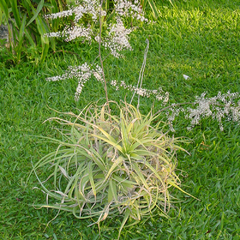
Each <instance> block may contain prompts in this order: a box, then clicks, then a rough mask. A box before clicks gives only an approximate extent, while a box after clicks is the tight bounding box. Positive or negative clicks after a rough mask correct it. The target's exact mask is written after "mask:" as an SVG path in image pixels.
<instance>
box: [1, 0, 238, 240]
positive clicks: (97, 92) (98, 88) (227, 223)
mask: <svg viewBox="0 0 240 240" xmlns="http://www.w3.org/2000/svg"><path fill="white" fill-rule="evenodd" d="M156 2H158V1H156ZM157 5H158V8H159V10H160V12H161V17H159V19H158V20H157V22H156V24H154V25H144V26H142V27H139V29H137V30H136V31H135V32H134V33H133V34H132V37H131V44H132V46H133V48H134V50H133V51H132V52H126V53H124V55H125V58H124V59H115V58H112V57H109V58H107V60H106V61H105V62H104V65H105V74H106V77H107V79H109V80H113V79H115V80H117V81H121V80H124V81H125V82H126V83H128V84H135V85H136V84H137V80H138V74H139V71H140V69H141V65H142V60H143V55H144V49H145V45H146V44H145V39H146V38H148V39H149V42H150V47H149V52H148V58H147V65H146V69H145V74H144V83H143V87H145V88H148V89H157V88H158V87H162V88H163V90H164V91H168V92H169V93H170V102H171V103H173V102H175V103H179V102H186V101H187V102H189V101H193V100H194V96H197V95H198V96H199V95H201V93H203V92H205V91H206V92H207V93H208V96H209V97H213V96H216V95H217V93H218V92H219V91H221V92H222V93H226V92H227V91H228V90H230V91H231V92H240V57H239V49H240V38H239V33H240V1H239V0H231V1H230V0H216V1H214V0H208V1H204V3H202V1H199V0H190V1H183V0H182V1H176V2H175V4H174V7H172V6H171V4H170V3H169V2H168V1H166V0H165V1H159V3H158V4H157ZM58 50H64V51H59V52H57V53H55V54H54V55H53V54H50V53H49V55H48V57H47V60H46V61H45V62H44V63H43V64H42V65H38V66H37V67H36V66H35V64H34V59H31V58H27V59H26V60H25V61H22V62H21V63H20V64H18V65H16V66H13V65H11V58H10V57H9V56H8V55H7V53H6V51H5V50H4V49H3V48H0V125H1V127H0V239H7V240H10V239H14V240H20V239H24V240H25V239H34V240H35V239H49V240H50V239H83V240H88V239H115V238H116V237H117V235H118V228H117V227H118V226H120V220H121V219H108V220H106V221H105V222H104V224H102V225H101V227H102V231H101V235H100V234H99V231H98V227H97V226H95V225H94V226H92V227H87V226H88V225H89V224H90V223H92V221H91V220H84V221H79V220H77V219H75V218H74V217H73V215H71V214H69V213H65V212H61V213H60V214H59V216H58V217H57V218H55V219H53V218H54V217H55V216H56V214H57V211H55V210H48V211H47V209H34V208H33V207H32V206H31V205H32V204H33V203H45V201H46V196H45V195H44V194H43V193H42V192H41V191H40V190H37V189H34V190H33V187H35V186H38V187H39V185H38V182H37V180H36V178H35V177H34V176H32V177H31V178H30V181H29V182H28V183H26V179H27V177H28V175H29V173H30V171H31V169H32V163H33V164H34V163H36V162H37V161H38V160H39V159H40V158H41V157H43V156H44V155H46V154H47V153H49V152H50V151H53V150H54V149H55V148H56V146H55V145H53V144H52V143H49V142H47V141H46V140H44V139H42V138H40V136H47V137H53V136H56V135H58V134H57V133H56V131H55V130H54V126H55V125H54V124H53V123H49V122H47V123H44V124H43V122H44V120H46V119H47V118H49V117H51V116H54V115H57V113H56V112H54V111H53V110H52V109H56V110H58V111H73V112H76V113H77V111H78V109H82V108H83V107H84V106H85V105H86V104H87V103H89V102H90V101H94V100H98V99H101V101H102V102H104V89H103V86H102V85H101V83H98V82H96V81H94V80H90V81H88V82H87V84H86V85H85V88H84V89H83V92H82V94H81V96H80V100H79V102H75V101H74V93H75V90H76V87H77V80H76V79H70V80H65V81H60V82H47V81H45V78H46V77H50V76H56V75H60V74H62V73H64V70H66V69H67V66H68V65H81V64H83V63H84V62H89V63H91V61H93V60H94V59H95V57H96V55H97V51H98V49H97V46H94V45H92V46H88V45H81V44H80V43H79V42H75V43H67V44H66V43H65V44H59V45H58ZM68 51H71V52H75V53H77V54H78V55H76V54H74V55H73V54H71V53H69V52H68ZM103 54H105V53H103ZM183 74H186V75H188V76H190V79H187V80H185V79H184V78H183ZM131 96H132V95H131V93H130V92H126V91H125V90H124V89H120V90H119V91H117V92H116V91H114V89H113V88H112V87H110V85H109V98H110V99H113V100H116V101H120V100H121V99H122V100H123V99H124V98H125V97H126V99H127V100H128V101H129V100H130V99H131ZM153 102H154V100H153V99H151V98H149V99H145V98H143V99H141V109H142V111H143V112H147V111H149V110H150V108H151V106H152V104H153ZM135 103H137V101H135ZM154 108H155V109H156V110H158V109H160V108H161V105H160V104H159V103H158V102H155V103H154ZM187 125H188V123H187V120H186V119H184V117H182V118H181V117H179V118H178V119H177V120H176V121H175V123H174V126H175V130H176V132H175V133H174V135H175V136H185V137H187V138H189V139H191V140H192V141H191V143H188V144H183V145H182V147H184V148H185V149H187V151H188V152H189V153H190V155H187V154H186V153H179V154H178V169H179V170H178V171H177V173H178V174H179V177H180V179H181V181H182V188H183V189H184V190H185V191H187V192H188V193H190V194H191V195H194V196H195V197H196V198H198V199H199V200H200V201H197V200H195V199H193V198H191V197H189V196H187V195H185V194H183V193H182V192H180V191H176V190H174V189H173V190H172V195H173V196H174V197H176V199H175V200H174V203H173V208H172V209H171V210H170V212H169V219H166V218H163V217H161V216H160V215H159V212H157V211H156V212H155V215H154V216H153V217H152V218H150V219H148V220H147V221H141V222H139V223H138V224H137V225H134V226H130V227H126V228H125V229H123V231H122V234H121V239H135V240H137V239H139V240H140V239H141V240H145V239H149V240H150V239H159V240H160V239H161V240H164V239H174V240H175V239H214V240H215V239H224V240H225V239H233V240H237V239H240V146H239V145H240V132H239V131H240V126H239V123H233V122H228V121H224V122H223V126H224V131H222V132H221V131H220V130H219V126H218V123H217V122H215V121H213V120H211V119H205V120H202V121H201V123H200V124H199V125H198V126H196V127H195V128H194V129H193V130H192V131H190V132H189V131H187V130H186V126H187ZM31 162H32V163H31ZM52 219H53V220H52ZM51 220H52V221H51ZM49 221H51V222H49ZM48 223H49V224H48ZM128 223H129V224H131V223H132V222H131V221H129V222H128Z"/></svg>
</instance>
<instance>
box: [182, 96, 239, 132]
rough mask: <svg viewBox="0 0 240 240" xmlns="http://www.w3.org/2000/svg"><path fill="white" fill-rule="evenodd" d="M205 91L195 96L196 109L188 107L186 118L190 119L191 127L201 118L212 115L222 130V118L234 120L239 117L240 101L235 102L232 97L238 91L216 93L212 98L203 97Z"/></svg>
mask: <svg viewBox="0 0 240 240" xmlns="http://www.w3.org/2000/svg"><path fill="white" fill-rule="evenodd" d="M205 95H206V93H203V94H202V95H201V96H200V97H197V98H196V101H195V102H194V104H195V105H198V106H197V108H196V109H192V108H188V109H187V111H188V112H189V114H188V115H186V118H188V119H191V127H193V126H195V125H197V124H199V120H200V119H201V118H205V117H209V116H212V118H213V119H216V120H217V121H218V123H219V127H220V130H221V131H223V125H222V118H225V117H226V118H227V120H232V121H234V122H237V121H239V119H240V101H238V103H236V102H235V101H234V99H236V98H238V97H239V93H230V91H228V92H227V93H226V94H221V92H219V93H218V95H217V96H215V97H212V98H205Z"/></svg>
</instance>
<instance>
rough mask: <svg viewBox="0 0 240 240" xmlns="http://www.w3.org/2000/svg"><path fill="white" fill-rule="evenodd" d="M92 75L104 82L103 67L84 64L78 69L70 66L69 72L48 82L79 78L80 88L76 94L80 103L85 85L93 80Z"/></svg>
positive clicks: (78, 87) (76, 98) (50, 78)
mask: <svg viewBox="0 0 240 240" xmlns="http://www.w3.org/2000/svg"><path fill="white" fill-rule="evenodd" d="M92 75H93V76H94V77H95V78H96V79H97V81H100V82H103V72H102V69H101V67H100V66H98V65H95V66H89V65H88V64H87V63H84V64H83V65H81V66H77V67H72V66H69V67H68V70H67V71H66V72H65V73H64V74H63V75H61V76H55V77H49V78H47V79H46V80H47V81H59V80H65V79H71V78H77V79H78V86H77V89H76V92H75V100H76V101H78V100H79V96H80V94H81V92H82V89H83V87H84V85H85V83H86V82H87V81H88V80H89V79H90V78H91V76H92Z"/></svg>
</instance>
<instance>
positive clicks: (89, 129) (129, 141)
mask: <svg viewBox="0 0 240 240" xmlns="http://www.w3.org/2000/svg"><path fill="white" fill-rule="evenodd" d="M108 104H110V105H111V104H115V105H116V106H117V107H116V109H117V111H116V114H109V111H108V106H109V105H108ZM108 104H105V105H103V106H101V107H99V106H97V104H96V105H94V104H92V105H90V106H88V107H87V108H86V109H85V110H84V111H82V112H81V113H80V114H79V115H75V114H73V113H68V115H69V116H70V117H72V118H75V120H74V121H71V120H66V118H64V119H61V118H58V117H54V118H50V119H49V120H54V121H57V122H59V123H60V124H62V125H63V126H64V131H62V134H63V138H64V140H62V141H60V140H54V142H56V143H57V144H59V146H58V148H57V150H56V151H55V152H52V153H50V154H48V155H47V156H45V157H44V158H42V159H41V160H40V161H39V162H38V163H37V164H36V165H35V166H34V169H33V171H34V172H35V173H36V172H37V170H39V169H45V168H46V167H49V166H50V170H51V173H50V174H49V177H48V179H47V182H50V185H51V186H52V187H51V188H50V189H49V188H47V187H46V186H45V185H46V184H47V183H46V184H45V183H43V181H41V180H40V179H39V177H38V176H37V174H36V176H37V178H38V180H39V182H40V184H41V186H42V188H43V190H44V191H45V193H46V194H47V196H49V197H52V198H54V199H55V200H56V203H47V204H46V205H37V206H38V207H39V206H40V207H47V208H54V209H59V210H63V211H68V212H72V213H73V215H74V216H75V217H76V218H78V219H86V218H95V219H96V222H95V223H97V224H99V223H100V222H101V221H103V220H105V219H106V218H107V217H116V216H119V215H121V216H122V219H123V220H122V224H121V227H120V230H119V235H120V232H121V230H122V228H123V226H124V225H125V223H126V222H127V220H128V219H129V218H133V219H135V220H136V223H137V221H139V220H141V219H142V218H144V217H149V216H150V215H151V214H152V213H153V212H154V211H155V210H156V209H160V210H161V211H162V213H163V214H164V215H165V216H166V212H167V210H168V209H169V208H170V206H171V198H170V193H169V189H170V187H175V188H177V189H180V187H179V184H180V180H179V178H178V177H177V175H176V174H175V169H176V164H177V162H176V157H175V152H176V151H177V150H179V149H180V150H182V148H181V147H179V146H178V145H177V143H178V141H179V140H178V139H176V138H174V137H168V136H167V135H166V134H164V133H163V132H162V131H161V129H160V128H159V125H160V122H158V123H157V124H156V125H153V124H152V123H153V121H154V120H155V119H156V117H157V116H154V117H153V115H152V113H151V112H149V113H148V115H146V116H144V115H142V114H141V113H140V111H139V110H138V109H136V108H135V107H134V106H132V105H130V104H127V103H123V104H121V105H118V104H117V103H114V102H110V103H108ZM48 171H49V170H48ZM180 190H181V189H180ZM181 191H183V190H181Z"/></svg>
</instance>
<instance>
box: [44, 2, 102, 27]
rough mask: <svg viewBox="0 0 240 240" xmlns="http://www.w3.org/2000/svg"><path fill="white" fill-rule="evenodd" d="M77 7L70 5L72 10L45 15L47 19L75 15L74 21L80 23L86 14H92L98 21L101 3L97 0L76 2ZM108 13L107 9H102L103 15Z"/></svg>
mask: <svg viewBox="0 0 240 240" xmlns="http://www.w3.org/2000/svg"><path fill="white" fill-rule="evenodd" d="M75 5H76V7H71V6H69V5H68V7H69V8H70V10H66V11H62V12H58V13H52V14H49V15H45V18H46V19H56V18H63V17H68V16H72V15H74V23H78V21H79V20H80V19H81V18H82V17H83V16H84V14H90V15H91V16H92V19H93V20H94V22H96V21H97V18H98V15H99V10H100V5H99V1H97V0H83V1H82V4H80V3H79V1H76V2H75ZM105 15H106V11H103V10H102V16H105Z"/></svg>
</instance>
